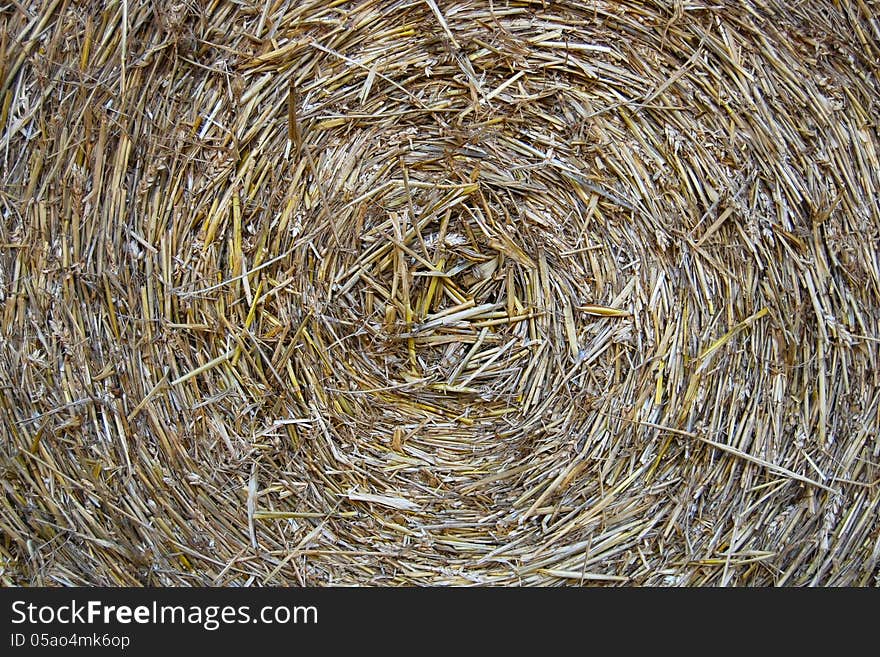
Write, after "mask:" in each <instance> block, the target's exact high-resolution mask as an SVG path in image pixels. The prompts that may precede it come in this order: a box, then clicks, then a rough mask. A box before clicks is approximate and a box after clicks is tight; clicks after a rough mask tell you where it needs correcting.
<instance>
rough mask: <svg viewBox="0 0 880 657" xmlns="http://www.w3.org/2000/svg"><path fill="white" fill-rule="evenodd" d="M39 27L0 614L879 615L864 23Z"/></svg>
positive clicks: (492, 18)
mask: <svg viewBox="0 0 880 657" xmlns="http://www.w3.org/2000/svg"><path fill="white" fill-rule="evenodd" d="M25 4H27V3H25ZM32 4H33V8H32V9H26V8H25V6H24V5H21V4H19V3H12V4H10V5H9V6H8V7H6V8H4V9H2V10H0V12H2V13H0V29H2V39H0V49H2V53H3V54H2V65H0V84H2V90H0V112H2V116H0V124H2V141H0V168H2V179H3V181H4V182H3V184H2V190H0V208H2V213H3V222H2V224H0V231H2V232H0V282H2V286H0V320H2V326H3V330H2V341H0V371H2V373H3V379H4V381H3V387H2V394H0V403H2V407H3V412H2V414H0V415H2V420H0V422H2V432H3V436H2V441H0V457H2V472H3V477H2V483H3V487H4V493H5V497H4V503H3V507H2V511H0V527H2V530H3V531H2V541H0V574H2V578H3V582H4V583H5V584H38V585H112V586H133V585H158V586H171V585H220V586H229V585H249V584H257V583H259V584H271V585H299V584H304V585H329V584H358V585H382V586H393V585H436V584H453V585H470V584H477V585H588V584H598V585H617V586H633V585H635V586H716V585H734V586H765V585H795V586H802V585H846V586H876V585H877V584H878V577H880V522H878V513H877V509H878V505H880V442H878V438H877V436H878V432H880V418H878V406H880V381H878V372H880V363H878V341H880V330H878V326H880V249H878V244H880V162H878V150H880V135H878V127H877V116H878V112H880V77H878V73H880V64H878V62H880V23H878V21H877V18H876V16H875V15H874V13H872V9H871V7H870V5H872V3H870V2H862V1H853V2H837V3H827V2H821V1H819V0H806V1H804V2H798V3H795V4H794V6H792V5H791V3H787V2H781V1H778V0H766V1H758V0H747V1H745V2H727V1H720V2H714V3H700V2H689V1H687V0H684V1H679V0H676V1H674V2H673V1H671V0H666V1H660V0H638V1H636V0H631V1H619V2H610V1H598V0H596V1H591V2H573V1H572V2H550V1H545V2H538V1H515V0H509V1H504V0H501V1H498V0H496V1H495V2H482V1H477V0H459V1H445V0H411V1H407V0H367V1H351V2H334V3H326V2H320V1H318V0H302V1H296V2H292V1H287V0H276V1H271V2H265V3H256V4H253V6H252V4H251V3H228V2H218V1H208V2H204V3H196V2H194V1H191V0H190V1H183V2H174V1H164V0H162V1H157V2H128V3H109V4H104V3H94V5H90V4H89V3H67V2H64V3H61V2H57V1H51V2H44V3H32Z"/></svg>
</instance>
